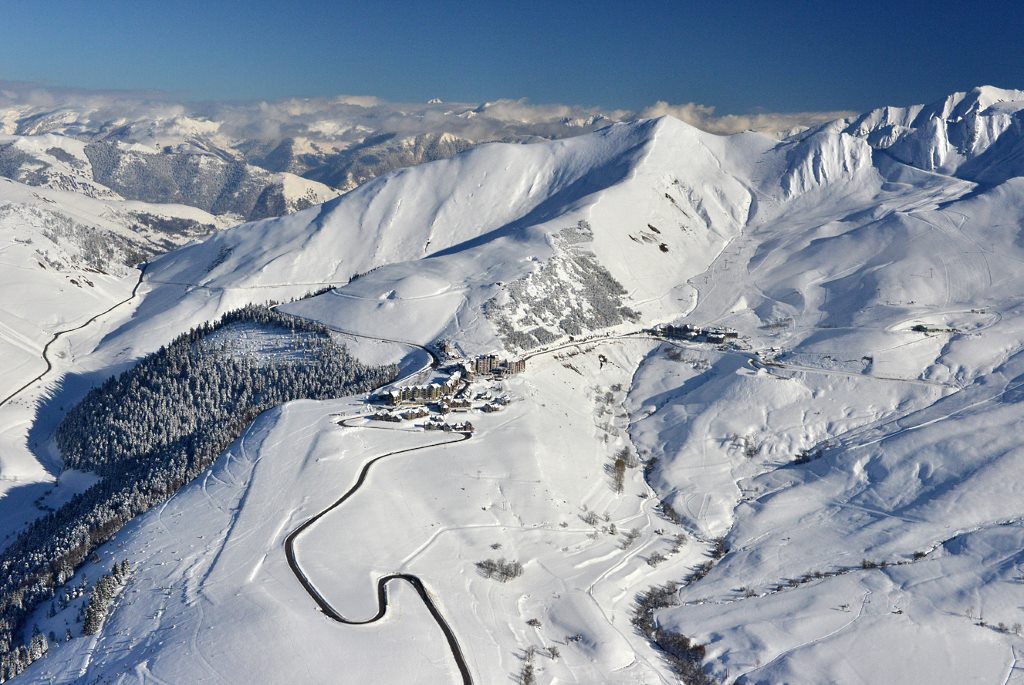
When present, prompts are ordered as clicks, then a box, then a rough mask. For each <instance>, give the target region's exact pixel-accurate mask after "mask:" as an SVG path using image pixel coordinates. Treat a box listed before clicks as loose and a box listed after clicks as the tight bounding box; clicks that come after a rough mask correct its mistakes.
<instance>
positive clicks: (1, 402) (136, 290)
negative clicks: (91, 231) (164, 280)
mask: <svg viewBox="0 0 1024 685" xmlns="http://www.w3.org/2000/svg"><path fill="white" fill-rule="evenodd" d="M146 266H147V265H146V264H145V263H143V264H142V266H141V267H139V280H138V281H136V283H135V287H134V288H132V292H131V294H130V295H129V296H128V297H126V298H125V299H123V300H121V301H120V302H117V303H115V304H113V305H111V306H110V307H109V308H107V309H104V310H103V311H102V312H100V313H99V314H96V315H94V316H92V317H90V318H89V319H87V320H86V321H85V322H83V323H81V324H79V325H78V326H75V327H74V328H65V329H64V330H62V331H57V332H56V333H54V334H53V337H51V338H50V340H49V342H47V343H46V344H45V345H43V349H42V351H41V352H40V356H41V357H42V359H43V361H44V362H45V363H46V368H45V369H43V372H42V373H40V374H39V375H38V376H36V377H35V378H33V379H32V380H30V381H29V382H28V383H25V384H24V385H23V386H21V387H20V388H18V389H17V390H15V391H14V392H12V393H11V394H10V395H8V396H7V397H5V398H3V399H2V400H0V407H2V406H4V405H5V404H7V403H8V402H10V401H11V400H13V399H14V398H15V397H17V396H18V395H20V394H21V393H22V392H23V391H24V390H25V389H26V388H28V387H29V386H30V385H32V384H33V383H36V382H38V381H41V380H42V379H43V377H44V376H46V374H48V373H50V371H52V370H53V362H51V361H50V357H49V352H50V346H51V345H53V343H55V342H57V340H58V339H59V338H60V337H61V336H62V335H67V334H68V333H74V332H75V331H80V330H82V329H83V328H85V327H86V326H88V325H89V324H91V323H93V322H94V321H96V320H97V319H98V318H100V317H101V316H104V315H106V314H109V313H110V312H112V311H114V310H115V309H117V308H118V307H120V306H121V305H123V304H127V303H129V302H131V301H132V300H134V299H135V296H136V295H138V293H139V286H141V285H142V278H143V276H145V275H146Z"/></svg>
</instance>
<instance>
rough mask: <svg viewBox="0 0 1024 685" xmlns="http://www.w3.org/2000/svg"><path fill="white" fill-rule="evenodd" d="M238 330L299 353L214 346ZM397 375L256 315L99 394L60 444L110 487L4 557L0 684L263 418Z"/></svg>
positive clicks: (221, 325)
mask: <svg viewBox="0 0 1024 685" xmlns="http://www.w3.org/2000/svg"><path fill="white" fill-rule="evenodd" d="M232 324H247V325H251V324H257V325H259V326H261V327H266V328H268V329H270V330H273V331H279V332H285V333H296V335H294V336H290V337H289V340H292V341H293V342H294V344H295V345H296V346H297V348H298V349H296V350H292V352H291V353H290V354H287V355H282V356H273V355H270V356H247V355H239V354H232V353H231V352H230V351H227V350H222V349H219V348H218V347H217V346H215V345H211V344H209V342H208V341H207V340H206V339H207V338H208V337H209V336H210V335H211V334H213V333H214V332H216V331H223V329H225V327H227V326H231V325H232ZM396 374H397V369H396V368H395V367H393V366H389V367H369V366H365V365H363V364H361V363H359V362H358V361H357V360H356V359H354V358H353V357H351V356H350V355H349V354H348V352H347V350H346V349H345V348H344V347H343V346H342V345H340V344H339V343H337V342H336V341H335V340H334V339H333V338H332V337H331V335H330V331H329V329H327V328H326V327H325V326H323V325H321V324H318V323H315V322H310V321H306V320H304V319H299V318H296V317H292V316H288V315H286V314H281V313H279V312H277V311H275V310H273V309H270V308H268V307H264V306H256V305H251V306H248V307H245V308H243V309H240V310H237V311H235V312H231V313H229V314H227V315H225V316H224V317H223V318H222V319H221V320H220V321H219V322H217V323H216V324H209V323H207V324H203V325H201V326H199V327H197V328H194V329H192V330H191V331H189V332H188V333H185V334H183V335H181V336H179V337H178V338H176V339H175V340H174V341H172V342H171V343H170V344H168V345H167V346H165V347H162V348H160V350H158V351H157V352H155V353H153V354H151V355H149V356H147V357H145V358H144V359H143V360H142V361H140V362H139V364H137V365H136V366H135V367H133V368H132V369H130V370H128V371H126V372H124V373H122V374H121V375H119V376H117V377H113V378H110V379H109V380H107V381H106V382H105V383H104V384H103V385H101V386H100V387H98V388H95V389H93V390H92V391H91V392H90V393H89V394H88V395H86V397H85V398H84V399H83V400H82V401H81V402H80V403H79V404H78V405H77V406H76V407H74V408H73V409H72V410H71V411H70V412H69V413H68V415H67V416H66V417H65V418H64V420H63V422H62V423H61V424H60V426H59V427H58V429H57V434H56V438H57V444H58V446H59V447H60V449H61V452H62V454H63V456H64V459H65V464H66V465H67V466H68V467H69V468H77V469H85V470H91V471H95V472H96V473H98V474H100V475H101V476H102V479H101V480H100V481H99V482H98V483H96V484H95V485H94V486H92V487H91V488H89V489H88V490H86V491H85V492H83V493H81V494H79V495H77V496H75V497H73V498H72V499H71V500H70V501H69V502H67V503H66V504H65V505H64V506H62V507H61V508H59V509H57V510H56V511H52V512H49V513H48V514H47V515H46V516H44V517H42V518H40V519H38V520H36V521H35V522H34V523H33V524H31V525H30V526H28V527H27V528H26V529H25V530H24V531H22V533H21V534H20V535H19V536H18V538H17V539H16V540H15V541H14V542H13V543H12V544H11V545H10V546H9V547H8V548H7V549H6V550H4V551H3V553H2V554H0V680H2V679H3V678H4V677H5V675H6V674H7V673H8V672H10V671H6V670H4V669H7V668H8V665H9V666H10V668H11V669H18V668H22V667H23V666H19V664H23V662H24V660H23V659H21V655H22V651H23V650H24V652H25V654H26V655H27V654H28V653H29V651H30V649H29V648H28V647H24V646H23V647H17V646H16V645H17V644H18V642H19V641H18V640H17V639H16V636H17V635H19V634H20V631H22V630H23V623H24V621H25V620H26V618H27V617H28V615H29V614H30V613H31V611H32V610H33V609H34V608H35V607H36V606H37V605H38V604H39V603H40V602H43V601H46V600H48V599H49V598H51V597H52V596H53V595H54V592H55V589H56V588H57V587H59V586H61V585H62V584H63V583H64V582H65V581H67V580H68V579H69V578H70V577H71V575H72V574H73V573H74V570H75V569H77V568H78V567H79V566H81V565H82V563H83V562H84V560H85V559H86V557H87V556H88V554H89V553H91V552H92V551H93V550H94V549H96V547H98V546H99V545H101V544H102V543H104V542H106V541H107V540H109V539H110V538H111V537H113V535H114V534H115V533H117V531H119V530H120V529H121V528H122V527H123V526H124V524H125V523H127V522H128V521H130V520H131V519H132V518H134V517H135V516H138V515H139V514H141V513H143V512H145V511H147V510H149V509H150V508H152V507H153V506H154V505H156V504H159V503H161V502H163V501H165V500H166V499H167V498H168V497H170V496H171V495H173V494H174V493H175V492H177V490H178V489H179V488H180V487H181V486H182V485H184V484H185V483H188V482H189V481H190V480H192V479H193V478H195V477H196V476H197V475H199V474H200V473H201V472H202V471H203V470H204V469H206V468H207V467H209V466H210V464H212V463H213V460H214V459H216V457H217V456H218V455H219V454H221V453H222V452H223V451H224V450H225V449H226V448H227V447H228V446H229V445H230V444H231V443H232V442H233V441H234V440H235V439H236V438H237V437H238V436H239V435H241V433H242V431H243V430H244V429H245V428H246V427H247V426H248V425H249V424H250V423H251V422H252V421H253V420H254V419H255V418H256V417H257V416H258V415H259V414H260V413H261V412H263V411H265V410H267V409H269V408H271V407H274V406H276V405H278V404H281V403H283V402H288V401H290V400H295V399H301V398H306V399H327V398H331V397H341V396H344V395H349V394H353V393H357V392H365V391H368V390H371V389H373V388H376V387H379V386H381V385H383V384H385V383H387V382H389V381H391V380H393V378H394V377H395V375H396ZM97 587H99V586H97ZM94 592H95V590H94ZM91 604H92V603H91V602H90V606H91ZM88 618H89V617H88V616H86V619H87V621H88ZM18 672H20V671H18Z"/></svg>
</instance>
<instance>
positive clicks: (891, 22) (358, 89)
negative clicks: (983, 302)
mask: <svg viewBox="0 0 1024 685" xmlns="http://www.w3.org/2000/svg"><path fill="white" fill-rule="evenodd" d="M1021 25H1024V4H1021V3H1005V2H1002V3H994V2H978V3H973V4H971V5H969V6H967V5H964V4H962V3H953V2H948V1H944V0H935V1H933V2H927V3H925V2H903V3H899V4H893V3H888V2H882V1H881V0H862V1H861V2H858V3H857V5H856V6H855V7H853V8H851V7H848V6H844V5H839V4H835V3H833V4H830V3H819V4H807V3H796V2H775V3H767V2H737V3H693V2H664V1H659V2H654V1H648V2H640V3H633V4H629V5H627V4H625V3H621V2H611V1H609V0H593V1H592V2H588V3H587V4H585V5H583V4H579V3H542V2H527V1H524V2H518V3H489V4H486V5H478V4H466V3H458V2H450V1H439V2H434V3H429V4H428V3H419V2H407V1H394V2H388V3H379V2H378V3H368V2H330V1H328V0H309V1H308V2H306V3H304V4H303V5H302V10H301V11H297V10H296V8H295V7H294V6H291V5H289V4H288V3H280V2H272V1H271V0H250V1H249V2H238V1H235V0H220V1H216V2H208V3H195V2H187V1H185V0H163V1H161V2H157V1H156V0H135V1H133V2H128V1H127V0H107V1H106V2H103V3H84V2H83V3H79V2H52V1H49V2H48V1H46V0H41V1H40V2H35V3H27V2H10V3H5V6H4V21H3V22H2V23H0V78H3V79H8V80H22V81H34V82H40V83H51V84H59V85H63V86H70V87H82V88H100V89H157V90H161V91H167V92H177V93H181V94H182V95H181V96H180V97H181V99H189V100H191V99H203V100H240V99H241V100H260V99H266V100H279V99H282V98H287V97H316V96H329V95H331V94H334V93H374V94H377V95H379V96H380V97H382V98H384V99H387V100H390V101H395V102H409V101H412V102H421V101H425V100H427V99H430V98H434V97H438V98H442V99H445V100H452V101H460V102H485V101H490V100H496V99H499V98H511V99H519V98H528V99H529V100H530V101H532V102H542V103H543V102H576V103H587V104H591V105H593V106H595V107H597V108H600V109H602V110H615V109H625V110H632V111H638V110H641V109H642V108H644V107H646V106H649V105H650V104H651V103H654V102H659V101H664V102H700V103H708V104H709V105H714V106H715V107H716V109H717V111H719V112H728V113H733V114H739V115H749V114H757V113H759V112H761V111H767V112H789V111H799V112H813V111H849V110H854V111H865V110H868V109H871V108H874V107H877V106H880V105H883V104H908V103H911V102H931V101H934V100H937V99H939V98H941V97H943V96H945V95H946V94H948V93H950V92H954V91H961V90H967V89H969V88H971V87H973V86H976V85H981V84H987V83H994V84H997V85H1001V86H1006V87H1014V86H1020V85H1021V84H1020V83H1019V79H1020V78H1021V75H1022V74H1024V41H1021V40H1019V35H1018V33H1019V27H1020V26H1021Z"/></svg>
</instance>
